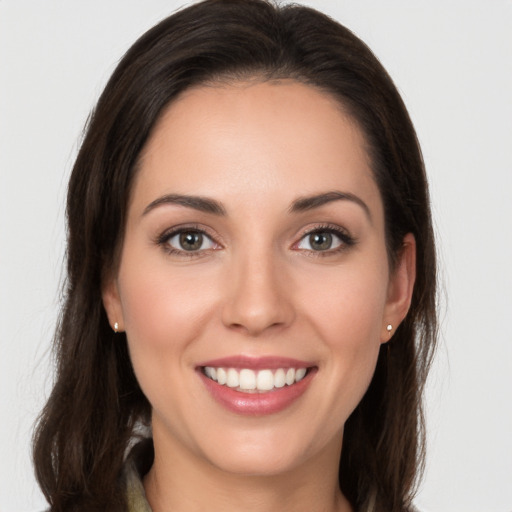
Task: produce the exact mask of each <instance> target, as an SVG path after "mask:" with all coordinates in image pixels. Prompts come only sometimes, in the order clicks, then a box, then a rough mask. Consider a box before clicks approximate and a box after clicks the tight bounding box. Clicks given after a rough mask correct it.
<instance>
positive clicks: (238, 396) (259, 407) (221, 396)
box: [198, 369, 316, 416]
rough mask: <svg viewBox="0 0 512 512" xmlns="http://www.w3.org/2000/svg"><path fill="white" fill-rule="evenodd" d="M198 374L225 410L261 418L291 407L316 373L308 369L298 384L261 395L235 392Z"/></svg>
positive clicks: (200, 372)
mask: <svg viewBox="0 0 512 512" xmlns="http://www.w3.org/2000/svg"><path fill="white" fill-rule="evenodd" d="M198 373H199V375H200V376H201V378H202V379H203V382H204V384H205V386H206V388H207V389H208V391H209V392H210V393H211V395H212V396H213V398H214V399H215V400H216V401H217V402H218V403H219V404H221V405H222V406H224V407H225V408H226V409H228V410H230V411H232V412H235V413H237V414H245V415H249V416H263V415H266V414H275V413H277V412H280V411H283V410H284V409H286V408H287V407H289V406H291V405H292V404H293V403H294V402H295V401H296V400H298V399H299V398H300V397H301V396H302V395H303V394H304V393H305V391H306V390H307V388H308V386H309V384H310V383H311V380H312V379H313V376H314V374H315V373H316V372H315V371H314V369H310V370H309V371H308V373H307V374H306V376H305V377H304V378H303V379H302V380H300V381H299V382H296V383H295V384H292V385H291V386H284V387H282V388H277V389H276V388H274V390H272V391H268V392H263V393H244V392H242V391H235V390H234V389H232V388H230V387H228V386H223V385H220V384H218V383H217V382H215V381H214V380H212V379H209V378H208V377H206V375H204V374H203V373H202V371H200V370H199V372H198Z"/></svg>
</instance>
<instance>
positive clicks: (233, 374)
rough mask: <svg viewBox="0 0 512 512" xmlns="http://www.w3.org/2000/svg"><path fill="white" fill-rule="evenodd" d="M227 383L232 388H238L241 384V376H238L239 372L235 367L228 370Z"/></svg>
mask: <svg viewBox="0 0 512 512" xmlns="http://www.w3.org/2000/svg"><path fill="white" fill-rule="evenodd" d="M226 384H227V385H228V387H230V388H237V387H238V386H240V378H239V377H238V372H237V371H236V370H235V369H233V368H230V369H229V370H228V377H227V380H226Z"/></svg>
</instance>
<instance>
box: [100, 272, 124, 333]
mask: <svg viewBox="0 0 512 512" xmlns="http://www.w3.org/2000/svg"><path fill="white" fill-rule="evenodd" d="M101 295H102V300H103V307H104V308H105V311H106V313H107V317H108V321H109V323H110V326H111V327H112V329H113V330H114V332H116V333H117V332H120V331H124V320H123V310H122V307H121V299H120V296H119V288H118V285H117V280H116V279H109V280H108V281H107V282H106V283H105V285H104V287H103V290H102V294H101Z"/></svg>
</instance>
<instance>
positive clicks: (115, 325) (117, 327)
mask: <svg viewBox="0 0 512 512" xmlns="http://www.w3.org/2000/svg"><path fill="white" fill-rule="evenodd" d="M118 331H119V324H118V323H117V322H115V323H114V332H115V333H116V334H117V333H118Z"/></svg>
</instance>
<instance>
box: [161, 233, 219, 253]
mask: <svg viewBox="0 0 512 512" xmlns="http://www.w3.org/2000/svg"><path fill="white" fill-rule="evenodd" d="M166 243H167V244H168V245H170V246H171V247H172V249H173V250H175V251H184V252H198V251H203V250H207V249H213V248H215V243H214V241H213V240H212V239H211V238H210V237H209V236H207V235H205V234H204V233H202V232H201V231H191V230H189V231H180V232H178V233H175V234H174V235H172V236H170V237H169V238H168V239H167V241H166Z"/></svg>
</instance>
